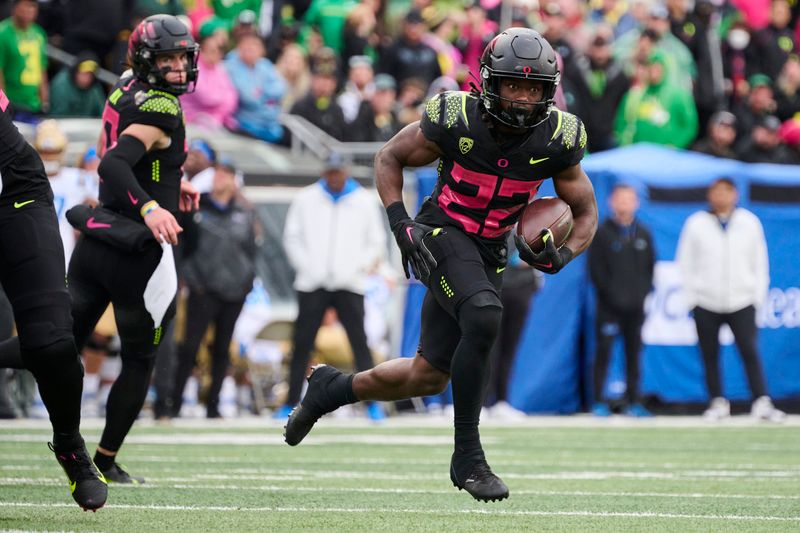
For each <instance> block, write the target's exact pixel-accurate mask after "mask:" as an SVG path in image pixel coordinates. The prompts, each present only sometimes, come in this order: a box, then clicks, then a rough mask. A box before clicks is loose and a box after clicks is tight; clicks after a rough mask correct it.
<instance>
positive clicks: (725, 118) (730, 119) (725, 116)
mask: <svg viewBox="0 0 800 533" xmlns="http://www.w3.org/2000/svg"><path fill="white" fill-rule="evenodd" d="M709 120H710V122H711V123H712V124H724V125H726V126H731V127H734V126H736V115H734V114H733V113H731V112H730V111H717V112H716V113H714V114H713V115H711V118H710V119H709Z"/></svg>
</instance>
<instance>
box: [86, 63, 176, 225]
mask: <svg viewBox="0 0 800 533" xmlns="http://www.w3.org/2000/svg"><path fill="white" fill-rule="evenodd" d="M131 124H144V125H147V126H155V127H157V128H159V129H161V130H162V131H164V133H166V134H167V135H168V136H169V137H170V141H171V142H170V144H169V146H168V147H166V148H164V149H161V150H158V149H151V150H150V151H149V152H147V153H146V154H145V155H144V156H143V157H142V158H141V159H140V160H139V161H138V162H137V163H136V165H135V166H134V167H133V173H134V175H135V176H136V180H137V182H138V183H139V185H140V186H141V187H142V189H144V191H145V192H146V193H147V194H148V195H149V196H150V197H151V198H152V199H153V200H156V201H157V202H158V203H159V205H160V206H161V207H163V208H164V209H167V210H168V211H170V212H172V213H176V212H177V211H178V199H179V197H180V182H181V175H182V172H181V167H182V166H183V163H184V161H185V160H186V130H185V127H184V122H183V111H182V110H181V104H180V102H179V100H178V98H177V97H176V96H175V95H172V94H170V93H168V92H164V91H159V90H156V89H151V88H149V87H148V86H146V85H144V84H143V83H141V82H140V81H138V80H137V79H135V78H133V77H130V76H125V77H123V78H121V79H120V80H119V81H118V82H117V84H116V85H115V86H114V89H113V90H112V91H111V94H109V96H108V100H107V101H106V107H105V110H104V111H103V135H102V142H101V146H100V154H99V155H100V156H101V157H102V155H103V154H104V153H105V152H106V151H107V150H108V149H110V148H111V147H112V146H114V144H115V143H116V142H117V139H118V138H119V136H120V134H122V132H123V131H125V129H126V128H127V127H128V126H130V125H131ZM100 201H101V202H102V204H103V205H104V206H106V207H108V208H110V209H113V210H115V211H119V212H120V213H131V212H134V213H136V212H137V211H136V210H133V211H131V210H130V203H131V200H130V199H128V198H117V197H115V196H114V195H113V194H112V190H111V187H108V186H106V185H105V184H104V183H103V181H102V179H101V182H100ZM134 201H135V200H134ZM137 207H139V206H137Z"/></svg>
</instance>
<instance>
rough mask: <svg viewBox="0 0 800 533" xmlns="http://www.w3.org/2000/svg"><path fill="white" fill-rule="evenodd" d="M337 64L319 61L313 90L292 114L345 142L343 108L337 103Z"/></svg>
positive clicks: (313, 76)
mask: <svg viewBox="0 0 800 533" xmlns="http://www.w3.org/2000/svg"><path fill="white" fill-rule="evenodd" d="M337 71H338V69H337V66H336V63H335V62H330V61H317V62H316V64H315V65H314V66H313V67H312V72H311V88H310V89H309V91H308V94H307V95H306V96H305V97H303V99H301V100H300V101H298V102H297V103H296V104H294V106H292V109H291V114H293V115H299V116H301V117H303V118H305V119H306V120H308V121H309V122H311V123H312V124H314V125H315V126H316V127H318V128H319V129H321V130H322V131H324V132H325V133H327V134H328V135H330V136H331V137H333V138H334V139H338V140H340V141H341V140H344V138H345V128H346V125H345V121H344V113H343V112H342V108H341V107H340V106H339V104H338V103H337V102H336V98H335V95H336V85H337V81H336V74H337Z"/></svg>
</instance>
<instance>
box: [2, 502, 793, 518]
mask: <svg viewBox="0 0 800 533" xmlns="http://www.w3.org/2000/svg"><path fill="white" fill-rule="evenodd" d="M3 505H4V506H7V507H21V508H53V507H63V508H75V505H74V504H66V503H52V502H42V503H35V502H4V503H3ZM106 509H108V510H116V509H121V510H141V511H190V512H197V511H213V512H227V511H230V512H236V513H239V512H252V513H358V514H362V513H371V514H376V513H385V514H414V515H419V514H429V515H450V516H458V515H489V516H531V517H534V516H541V517H547V516H576V517H597V518H674V519H690V520H698V519H699V520H722V521H768V522H800V516H772V515H763V516H756V515H735V514H724V515H706V514H681V513H637V512H597V511H504V510H486V509H464V510H437V509H391V508H380V507H375V508H367V507H363V508H360V507H352V508H349V507H266V506H265V507H238V506H235V507H234V506H222V505H210V506H203V505H196V506H190V505H126V504H121V505H119V504H118V505H114V504H112V505H108V506H106Z"/></svg>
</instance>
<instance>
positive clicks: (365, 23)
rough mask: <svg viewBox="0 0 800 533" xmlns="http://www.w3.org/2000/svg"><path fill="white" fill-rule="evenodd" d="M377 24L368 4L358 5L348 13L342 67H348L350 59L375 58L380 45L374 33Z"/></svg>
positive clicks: (378, 38) (373, 12)
mask: <svg viewBox="0 0 800 533" xmlns="http://www.w3.org/2000/svg"><path fill="white" fill-rule="evenodd" d="M377 24H378V21H377V20H376V19H375V11H374V10H373V9H372V7H371V6H370V5H368V4H359V5H357V6H355V7H354V8H353V9H352V10H351V11H350V13H349V14H348V15H347V19H346V21H345V25H344V42H343V45H342V46H343V47H342V65H348V66H349V65H350V59H351V58H353V57H356V56H362V57H363V56H365V57H369V58H370V60H372V59H374V58H375V57H377V55H378V54H377V48H378V45H379V44H380V37H379V36H378V34H377V33H376V32H375V29H376V27H377ZM370 66H372V64H370Z"/></svg>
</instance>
